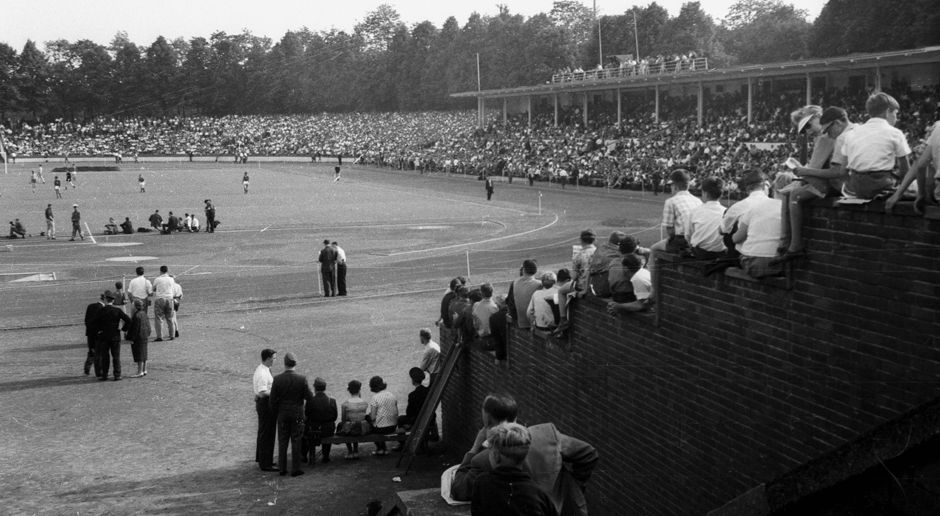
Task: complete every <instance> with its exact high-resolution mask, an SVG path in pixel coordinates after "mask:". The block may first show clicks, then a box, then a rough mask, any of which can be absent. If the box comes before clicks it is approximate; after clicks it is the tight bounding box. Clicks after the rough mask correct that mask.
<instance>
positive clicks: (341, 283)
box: [332, 242, 346, 296]
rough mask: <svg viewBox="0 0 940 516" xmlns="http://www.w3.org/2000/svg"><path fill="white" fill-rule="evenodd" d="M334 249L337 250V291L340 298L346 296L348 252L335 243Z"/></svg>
mask: <svg viewBox="0 0 940 516" xmlns="http://www.w3.org/2000/svg"><path fill="white" fill-rule="evenodd" d="M332 246H333V248H334V249H336V290H338V291H339V294H337V295H340V296H345V295H346V251H344V250H343V248H342V247H340V246H339V244H338V243H336V242H333V244H332Z"/></svg>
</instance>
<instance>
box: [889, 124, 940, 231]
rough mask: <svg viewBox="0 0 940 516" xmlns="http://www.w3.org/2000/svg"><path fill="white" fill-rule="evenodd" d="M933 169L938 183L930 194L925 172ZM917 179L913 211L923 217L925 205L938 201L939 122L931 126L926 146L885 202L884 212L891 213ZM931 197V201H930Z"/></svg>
mask: <svg viewBox="0 0 940 516" xmlns="http://www.w3.org/2000/svg"><path fill="white" fill-rule="evenodd" d="M931 167H932V168H933V169H934V174H935V178H936V179H938V181H935V183H934V188H935V190H934V192H933V193H932V194H931V192H929V191H928V190H929V189H928V188H927V182H928V181H927V179H928V178H927V171H928V169H930V168H931ZM914 179H917V198H916V200H915V201H914V211H915V212H917V213H918V214H921V215H923V213H924V208H925V206H926V204H927V203H936V202H937V199H940V122H937V123H935V124H934V125H933V127H932V128H931V131H930V135H928V137H927V144H926V147H925V148H924V151H923V152H922V153H921V155H920V157H919V158H917V162H916V163H915V164H914V166H913V167H912V168H911V169H910V170H909V171H908V173H907V174H906V175H905V176H904V179H903V180H902V181H901V185H900V186H898V189H897V190H896V191H895V192H894V194H892V195H891V197H890V198H888V200H887V201H885V211H886V212H888V213H891V211H892V210H893V209H894V205H895V204H897V202H898V201H899V200H900V199H901V195H902V194H903V193H904V192H905V191H907V188H908V187H909V186H911V183H912V182H913V181H914ZM931 195H933V199H931Z"/></svg>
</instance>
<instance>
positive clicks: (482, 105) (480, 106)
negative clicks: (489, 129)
mask: <svg viewBox="0 0 940 516" xmlns="http://www.w3.org/2000/svg"><path fill="white" fill-rule="evenodd" d="M485 110H486V99H484V98H483V97H477V122H478V124H479V126H480V129H483V112H484V111H485Z"/></svg>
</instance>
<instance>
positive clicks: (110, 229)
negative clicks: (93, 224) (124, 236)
mask: <svg viewBox="0 0 940 516" xmlns="http://www.w3.org/2000/svg"><path fill="white" fill-rule="evenodd" d="M104 234H106V235H116V234H118V226H117V224H115V223H114V217H109V218H108V223H107V224H105V225H104Z"/></svg>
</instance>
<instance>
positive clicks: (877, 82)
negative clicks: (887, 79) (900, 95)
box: [875, 66, 881, 91]
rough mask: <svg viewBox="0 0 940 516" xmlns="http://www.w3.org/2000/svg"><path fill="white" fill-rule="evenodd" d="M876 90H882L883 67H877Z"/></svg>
mask: <svg viewBox="0 0 940 516" xmlns="http://www.w3.org/2000/svg"><path fill="white" fill-rule="evenodd" d="M875 91H881V67H880V66H876V67H875Z"/></svg>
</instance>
